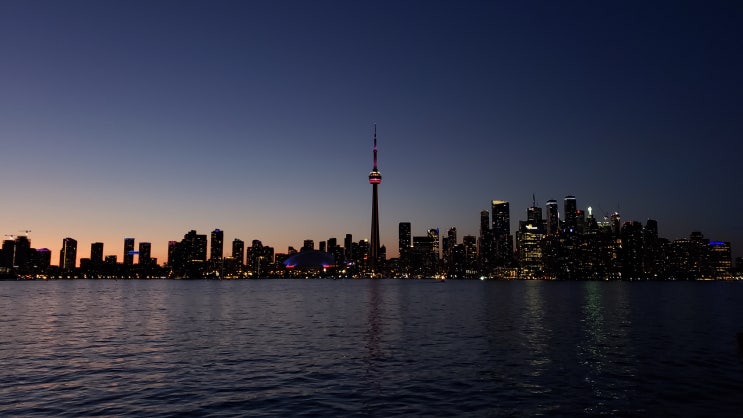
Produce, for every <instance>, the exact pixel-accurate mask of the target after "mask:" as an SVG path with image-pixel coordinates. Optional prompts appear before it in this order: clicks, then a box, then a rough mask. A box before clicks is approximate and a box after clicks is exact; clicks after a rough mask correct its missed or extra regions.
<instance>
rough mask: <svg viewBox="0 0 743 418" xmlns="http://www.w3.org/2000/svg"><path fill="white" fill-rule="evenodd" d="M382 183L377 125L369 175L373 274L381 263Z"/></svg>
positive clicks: (370, 260)
mask: <svg viewBox="0 0 743 418" xmlns="http://www.w3.org/2000/svg"><path fill="white" fill-rule="evenodd" d="M381 182H382V175H381V174H380V173H379V170H378V169H377V124H376V123H375V124H374V168H372V171H371V173H369V183H370V184H371V185H372V220H371V242H370V243H369V268H370V270H371V272H372V273H374V272H375V270H376V268H377V262H378V261H379V198H378V196H377V186H378V185H379V183H381Z"/></svg>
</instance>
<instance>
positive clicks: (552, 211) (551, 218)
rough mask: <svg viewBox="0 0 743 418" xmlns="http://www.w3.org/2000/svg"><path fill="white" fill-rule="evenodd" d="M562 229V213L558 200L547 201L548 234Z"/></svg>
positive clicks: (553, 233) (554, 233)
mask: <svg viewBox="0 0 743 418" xmlns="http://www.w3.org/2000/svg"><path fill="white" fill-rule="evenodd" d="M559 231H560V215H559V211H558V208H557V200H554V199H550V200H548V201H547V231H546V233H547V235H556V234H557V233H558V232H559Z"/></svg>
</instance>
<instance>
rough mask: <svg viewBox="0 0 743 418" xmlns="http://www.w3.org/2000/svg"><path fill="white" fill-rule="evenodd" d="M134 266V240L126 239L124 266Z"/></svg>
mask: <svg viewBox="0 0 743 418" xmlns="http://www.w3.org/2000/svg"><path fill="white" fill-rule="evenodd" d="M133 264H134V238H124V265H125V266H131V265H133Z"/></svg>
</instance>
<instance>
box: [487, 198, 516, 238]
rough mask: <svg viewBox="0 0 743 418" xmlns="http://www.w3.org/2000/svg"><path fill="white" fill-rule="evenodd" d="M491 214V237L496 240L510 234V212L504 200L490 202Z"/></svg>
mask: <svg viewBox="0 0 743 418" xmlns="http://www.w3.org/2000/svg"><path fill="white" fill-rule="evenodd" d="M490 206H491V209H492V212H493V215H492V216H493V227H492V230H493V235H494V236H495V237H496V238H497V237H499V236H502V235H509V234H510V233H511V211H510V209H509V204H508V202H506V201H505V200H493V201H492V202H490Z"/></svg>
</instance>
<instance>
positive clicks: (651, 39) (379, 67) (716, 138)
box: [0, 0, 743, 264]
mask: <svg viewBox="0 0 743 418" xmlns="http://www.w3.org/2000/svg"><path fill="white" fill-rule="evenodd" d="M741 21H743V3H742V2H733V1H719V2H718V1H695V2H684V1H671V2H662V1H658V2H646V1H622V2H595V1H565V2H562V1H561V2H554V1H523V2H521V1H519V2H499V1H486V2H477V1H467V2H455V1H451V2H439V1H403V2H400V1H389V2H387V1H353V2H348V1H322V0H321V1H312V2H307V1H209V2H207V1H200V2H195V1H131V0H129V1H115V0H110V1H75V0H70V1H64V2H60V1H36V0H28V1H27V0H24V1H16V0H0V181H1V182H2V189H1V190H2V192H3V196H2V200H0V202H2V203H0V233H1V234H9V235H18V234H22V233H23V232H22V231H23V230H31V232H30V233H29V237H30V239H31V243H32V246H34V247H36V248H42V247H46V248H49V249H51V250H52V251H53V253H52V264H56V262H57V261H58V258H59V250H60V248H61V246H62V239H63V238H65V237H72V238H75V239H76V240H77V241H78V258H81V257H88V256H89V254H90V243H92V242H97V241H100V242H103V243H104V254H106V255H109V254H115V255H118V256H119V259H121V257H122V254H123V240H124V238H125V237H133V238H135V239H136V241H137V242H143V241H144V242H151V243H152V252H153V256H154V257H158V259H159V262H164V261H166V259H167V242H168V241H170V240H180V239H181V238H182V237H183V235H184V234H185V233H186V232H188V231H189V230H191V229H195V230H197V231H198V232H199V233H202V234H209V233H210V232H211V231H212V230H213V229H215V228H220V229H222V230H224V231H225V253H226V255H229V251H230V243H231V241H232V240H233V239H234V238H239V239H242V240H244V241H246V243H248V244H249V243H250V242H251V241H252V240H254V239H259V240H261V241H262V242H263V244H264V245H271V246H273V247H274V248H275V249H276V252H285V251H286V250H287V247H288V246H290V245H291V246H294V247H296V248H299V247H301V245H302V241H303V240H305V239H313V240H315V242H316V243H317V242H319V241H322V240H326V239H328V238H331V237H336V238H338V240H339V242H342V239H343V237H344V236H345V234H347V233H350V234H353V237H354V240H355V241H358V240H360V239H364V238H369V236H370V218H371V186H370V185H369V184H368V179H367V176H368V173H369V171H370V170H371V168H372V167H371V166H372V133H373V126H374V124H375V123H376V124H377V134H378V149H379V170H380V172H381V173H382V177H383V182H382V184H381V185H380V186H379V210H380V234H381V243H382V244H384V245H386V247H387V249H388V256H396V255H397V252H398V249H397V228H398V223H399V222H411V223H412V232H413V235H424V234H425V231H426V230H427V229H428V228H436V227H438V228H441V230H442V233H445V232H444V231H446V230H448V228H450V227H452V226H453V227H456V228H457V231H458V236H459V242H461V239H462V238H461V237H462V236H464V235H467V234H472V235H476V234H477V233H478V227H479V213H480V211H481V210H484V209H489V208H490V201H491V200H492V199H502V200H507V201H509V202H510V208H511V220H512V230H513V231H514V232H515V230H516V227H517V224H518V220H520V219H526V209H527V207H528V206H530V205H531V204H532V195H534V196H535V197H536V200H537V203H538V204H539V205H540V206H542V207H544V203H545V202H546V201H547V200H548V199H556V200H558V202H559V203H560V208H561V211H562V200H563V198H564V197H565V196H566V195H574V196H576V198H577V202H578V207H579V208H582V209H586V207H588V206H591V207H593V211H594V214H595V215H596V216H597V217H599V218H600V217H602V216H603V215H604V214H608V213H612V212H615V211H618V212H619V213H620V214H621V217H622V220H623V221H628V220H637V221H640V222H642V223H643V224H644V223H645V222H646V221H647V219H656V220H657V221H658V225H659V232H660V235H661V236H663V237H666V238H669V239H676V238H682V237H688V236H689V234H690V233H691V232H692V231H702V232H703V233H704V235H705V237H707V238H710V239H712V240H716V241H730V242H732V248H733V255H734V256H743V213H741V212H743V194H741V189H742V187H741V186H743V181H742V180H741V179H742V178H743V176H741V169H740V167H741V165H740V161H741V156H742V155H743V152H742V151H743V135H742V134H743V117H742V115H743V76H741V74H743V53H741V51H743V25H741V24H740V22H741ZM316 245H317V244H316Z"/></svg>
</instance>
